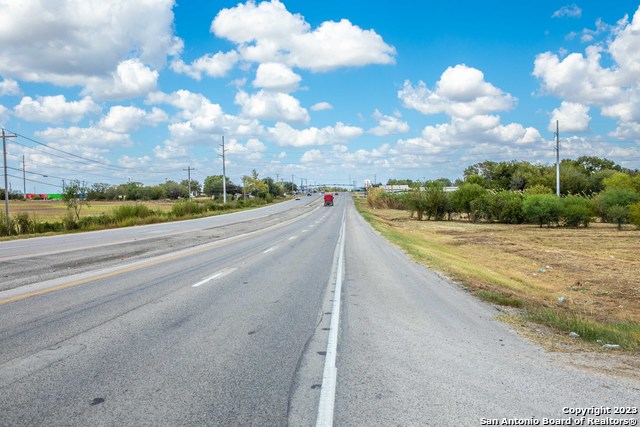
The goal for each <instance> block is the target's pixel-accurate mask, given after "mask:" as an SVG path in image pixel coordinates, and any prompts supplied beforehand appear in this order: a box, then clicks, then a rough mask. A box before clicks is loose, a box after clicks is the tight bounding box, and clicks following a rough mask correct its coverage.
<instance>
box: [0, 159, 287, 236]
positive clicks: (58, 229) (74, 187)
mask: <svg viewBox="0 0 640 427" xmlns="http://www.w3.org/2000/svg"><path fill="white" fill-rule="evenodd" d="M189 188H191V190H192V191H191V193H192V195H194V194H199V195H200V197H192V198H189V195H190V193H189ZM226 190H227V203H223V194H222V193H223V186H222V176H221V175H215V176H210V177H207V179H205V181H204V186H203V187H202V188H201V187H200V184H199V183H198V182H197V181H191V182H190V183H189V182H188V181H186V180H185V181H183V182H181V183H179V184H178V183H175V182H173V181H167V182H166V183H165V184H160V185H156V186H145V185H143V184H141V183H138V182H130V183H127V184H121V185H111V186H110V185H107V184H93V185H91V186H85V185H83V184H82V183H81V182H80V181H72V182H70V183H68V184H67V185H66V186H65V191H64V192H63V193H62V194H60V195H59V196H60V197H59V200H38V199H39V198H35V200H33V199H32V200H25V199H24V198H23V197H12V198H11V204H10V212H11V213H13V214H12V215H11V216H10V219H9V229H7V225H6V224H7V220H6V216H5V214H4V212H2V213H0V238H7V236H8V235H9V234H10V235H11V236H32V235H42V234H46V233H67V232H76V231H90V230H100V229H106V228H116V227H127V226H132V225H143V224H152V223H159V222H168V221H175V220H182V219H191V218H199V217H204V216H209V215H216V214H220V213H228V212H234V211H238V210H242V209H247V208H253V207H258V206H263V205H266V204H268V203H273V202H274V201H278V200H283V199H284V198H285V194H287V193H291V192H292V191H296V190H297V187H296V186H295V184H293V183H284V182H280V183H275V182H274V180H273V179H271V178H265V179H259V178H258V174H257V173H256V172H255V171H253V173H252V175H251V176H245V177H243V185H242V186H237V185H235V184H234V183H233V182H231V180H229V178H227V182H226ZM2 197H4V194H2Z"/></svg>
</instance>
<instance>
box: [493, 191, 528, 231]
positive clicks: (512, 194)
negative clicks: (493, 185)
mask: <svg viewBox="0 0 640 427" xmlns="http://www.w3.org/2000/svg"><path fill="white" fill-rule="evenodd" d="M488 196H489V203H490V207H491V213H492V219H495V220H497V221H498V222H502V223H505V224H522V223H523V222H524V219H525V218H524V212H523V211H522V202H523V195H522V193H521V192H519V191H499V192H497V193H489V194H488Z"/></svg>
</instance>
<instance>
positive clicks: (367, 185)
mask: <svg viewBox="0 0 640 427" xmlns="http://www.w3.org/2000/svg"><path fill="white" fill-rule="evenodd" d="M371 187H372V185H371V180H370V179H365V180H364V188H371Z"/></svg>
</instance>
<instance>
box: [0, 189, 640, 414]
mask: <svg viewBox="0 0 640 427" xmlns="http://www.w3.org/2000/svg"><path fill="white" fill-rule="evenodd" d="M280 209H282V210H281V211H279V212H270V211H266V212H268V215H267V216H265V217H263V218H262V219H259V218H258V219H256V218H255V217H254V218H253V222H252V221H251V220H249V221H248V222H241V223H235V222H234V218H240V219H242V220H243V221H244V220H245V219H248V218H246V217H245V216H237V217H234V216H228V217H227V219H226V220H225V221H227V222H226V223H225V224H223V225H220V227H222V226H224V227H226V228H225V232H224V233H220V234H221V235H216V234H215V233H213V232H210V234H209V235H208V236H209V237H208V238H207V239H206V240H207V241H197V242H196V243H197V244H194V242H193V239H191V238H190V239H186V240H188V242H189V244H185V239H183V238H181V237H175V236H173V237H170V236H164V235H163V234H162V233H158V234H159V235H158V236H155V237H153V238H149V239H148V242H147V243H145V244H149V245H151V246H154V245H158V244H159V243H158V242H165V243H166V242H168V243H169V244H172V245H175V247H173V248H169V249H167V250H164V251H156V250H155V249H153V250H149V251H146V252H144V251H143V252H144V253H143V254H139V255H138V256H137V257H135V258H131V259H130V258H125V259H120V260H117V261H115V262H114V261H113V260H114V259H116V255H117V254H118V252H119V251H120V250H121V249H122V248H124V249H122V250H124V251H125V252H126V251H127V250H128V249H127V248H128V247H129V246H127V245H131V244H132V242H136V244H137V245H141V244H142V243H140V242H138V241H132V240H131V239H130V238H129V239H127V237H126V233H125V235H124V236H125V237H118V238H122V239H123V240H124V241H123V242H122V243H117V242H114V241H109V242H108V246H106V247H100V246H99V244H98V243H99V241H96V240H93V241H91V242H90V243H88V244H87V245H88V246H87V248H85V249H83V250H80V251H78V250H77V249H79V248H74V247H73V242H71V243H69V244H70V245H71V246H69V247H66V248H64V250H54V251H55V252H56V254H55V256H54V255H52V254H51V253H50V252H51V249H38V250H42V251H43V252H42V254H41V255H39V256H35V257H33V258H32V257H26V256H24V255H21V256H19V257H17V258H11V257H12V256H14V255H12V254H11V252H10V251H9V252H4V254H5V256H6V257H7V259H9V258H11V260H10V261H3V265H4V264H5V263H7V262H18V261H20V262H26V260H31V261H33V262H40V261H41V262H43V263H44V264H45V265H49V264H51V263H52V262H53V261H52V259H51V258H52V257H60V258H63V259H64V262H65V263H67V264H68V265H69V266H70V268H68V271H66V270H64V271H63V270H56V271H55V272H52V273H49V274H48V275H47V277H46V278H45V279H44V280H41V281H35V282H31V283H29V284H21V285H19V286H18V285H16V286H12V287H11V288H10V289H7V290H5V291H3V292H0V393H2V399H0V425H3V426H5V425H7V426H14V425H24V426H34V425H46V426H57V425H65V426H66V425H71V426H76V425H77V426H86V425H140V426H144V425H149V426H158V425H167V426H179V425H184V426H193V425H214V426H229V425H241V426H246V425H259V426H266V425H268V426H272V425H276V426H277V425H293V426H305V425H310V426H312V425H332V424H333V425H336V426H370V425H382V426H387V425H393V426H396V425H403V426H423V425H432V426H449V425H451V426H466V425H469V426H475V425H491V424H490V423H491V422H493V420H501V419H502V418H518V419H521V420H538V421H539V422H540V423H541V424H540V425H543V424H542V423H543V419H544V418H551V419H554V420H555V419H563V420H566V419H567V418H570V417H571V418H572V419H573V418H579V417H578V416H577V415H575V414H573V415H572V414H569V413H567V412H571V411H573V412H575V411H576V410H577V408H593V407H597V408H600V407H609V408H619V407H629V408H634V407H638V404H639V403H640V383H638V382H637V381H635V380H632V379H621V378H613V377H609V376H605V375H601V374H597V373H593V372H587V371H583V370H579V369H576V368H573V367H570V366H566V365H564V364H562V363H559V362H558V361H557V360H556V359H555V358H554V357H552V355H550V354H547V353H545V352H544V351H542V350H540V349H539V348H537V347H536V346H534V345H532V344H530V343H528V342H526V341H524V340H523V339H521V338H520V337H519V336H517V335H516V334H515V333H514V332H513V331H512V330H510V329H509V327H508V326H506V325H504V324H502V323H499V322H498V321H496V320H495V319H494V317H495V315H496V314H497V311H496V310H495V309H493V308H492V307H490V306H488V305H486V304H484V303H482V302H479V301H477V300H475V299H474V298H472V297H471V296H470V295H468V294H467V293H465V292H464V291H462V290H460V289H459V288H458V287H456V286H455V285H453V284H451V283H449V282H447V281H446V280H444V279H442V278H441V277H440V276H438V275H436V274H434V273H432V272H430V271H428V270H426V269H424V268H422V267H420V266H418V265H416V264H415V263H413V262H411V261H410V260H408V259H407V257H406V256H405V255H404V254H402V253H401V252H400V251H398V250H397V249H396V248H394V247H392V246H390V245H389V244H388V243H387V242H386V241H384V240H383V239H382V238H381V237H380V236H379V235H377V234H376V233H375V232H373V231H372V230H371V228H370V227H369V226H368V225H367V224H365V223H364V222H363V220H362V219H361V218H360V216H359V215H358V214H357V213H356V211H355V209H354V207H353V202H352V201H351V199H350V198H349V197H348V196H346V195H340V196H338V197H337V198H336V203H335V206H333V207H322V206H321V202H320V199H319V197H309V198H304V197H303V198H302V200H299V201H293V202H290V203H289V204H286V205H282V206H281V207H280ZM263 212H265V211H263ZM243 215H248V214H243ZM254 215H257V216H260V215H259V214H256V213H254ZM274 219H276V220H274ZM272 220H274V221H272ZM268 221H270V222H268ZM248 225H250V226H248ZM189 226H191V225H189ZM174 231H175V230H174ZM122 232H123V231H121V230H119V231H118V233H122ZM170 233H171V232H170ZM191 233H195V235H197V234H198V233H199V232H198V231H197V230H191V231H188V232H185V233H178V234H179V235H180V236H182V235H183V234H187V235H189V236H191V237H193V235H192V234H191ZM104 234H105V235H106V234H108V233H104ZM205 234H206V232H205ZM222 234H224V235H222ZM106 239H107V238H106V237H105V242H106V241H107V240H106ZM27 242H28V241H27ZM36 242H37V241H36ZM22 243H25V242H22ZM96 245H97V246H96ZM89 246H90V247H91V249H88V247H89ZM34 247H35V248H41V247H42V246H41V245H40V243H39V242H38V243H34ZM136 248H138V249H139V248H140V246H136ZM4 249H6V247H5V246H4V244H0V250H4ZM58 249H63V248H58ZM96 250H97V251H100V253H103V252H102V251H111V252H114V254H113V256H112V257H111V261H107V263H106V264H104V265H103V264H100V263H99V262H97V261H95V262H92V263H90V265H89V267H87V265H88V264H86V263H82V262H80V263H79V264H80V265H81V266H82V268H80V270H76V269H74V268H72V264H73V263H72V262H71V260H72V259H73V257H77V258H78V259H81V258H82V257H83V255H82V253H85V255H84V256H85V257H86V256H87V255H86V253H87V252H92V251H96ZM0 253H2V252H0ZM7 254H8V255H7ZM14 267H15V265H14ZM3 268H4V267H3ZM30 277H31V278H36V277H39V276H37V275H36V276H34V275H30ZM12 283H14V284H15V283H17V282H12ZM591 411H592V412H593V409H592V410H591ZM586 417H587V418H588V417H591V418H598V417H596V416H595V415H593V414H592V415H586ZM603 417H605V418H606V417H610V418H612V419H630V420H637V419H638V415H637V414H635V415H634V414H625V415H621V414H616V415H614V414H610V415H607V414H605V415H601V416H600V417H599V418H598V419H602V418H603Z"/></svg>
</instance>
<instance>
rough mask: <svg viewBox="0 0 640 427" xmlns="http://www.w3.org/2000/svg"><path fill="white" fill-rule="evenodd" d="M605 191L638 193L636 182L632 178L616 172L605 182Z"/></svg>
mask: <svg viewBox="0 0 640 427" xmlns="http://www.w3.org/2000/svg"><path fill="white" fill-rule="evenodd" d="M603 184H604V188H605V190H612V189H614V188H615V189H620V190H631V191H636V190H635V186H634V180H633V178H632V177H631V176H629V175H627V174H626V173H623V172H615V173H613V174H612V175H611V176H609V177H607V178H605V179H604V180H603Z"/></svg>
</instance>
